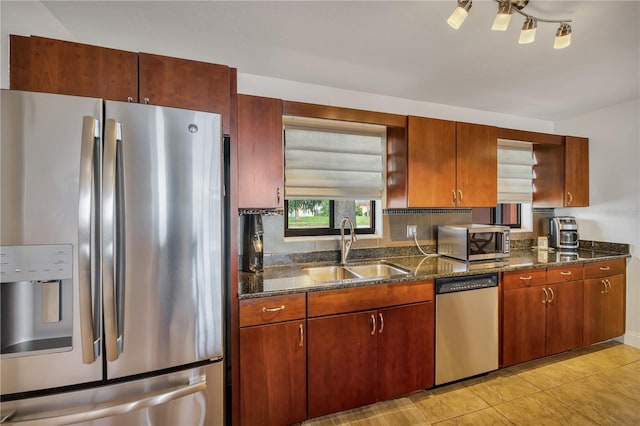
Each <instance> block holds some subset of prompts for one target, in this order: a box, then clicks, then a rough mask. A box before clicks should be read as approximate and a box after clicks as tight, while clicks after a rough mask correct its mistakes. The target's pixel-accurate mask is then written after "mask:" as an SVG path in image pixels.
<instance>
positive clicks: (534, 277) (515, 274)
mask: <svg viewBox="0 0 640 426" xmlns="http://www.w3.org/2000/svg"><path fill="white" fill-rule="evenodd" d="M546 283H547V270H546V269H530V270H526V271H512V272H505V273H503V274H502V285H503V288H504V289H505V290H513V289H516V288H524V287H533V286H538V285H545V284H546Z"/></svg>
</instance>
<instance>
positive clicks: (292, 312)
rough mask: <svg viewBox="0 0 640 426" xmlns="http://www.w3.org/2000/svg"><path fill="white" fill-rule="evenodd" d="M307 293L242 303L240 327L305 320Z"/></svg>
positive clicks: (249, 300)
mask: <svg viewBox="0 0 640 426" xmlns="http://www.w3.org/2000/svg"><path fill="white" fill-rule="evenodd" d="M305 296H306V295H305V293H300V294H287V295H284V296H273V297H261V298H258V299H245V300H241V301H240V327H247V326H250V325H259V324H268V323H273V322H281V321H289V320H296V319H304V318H305V317H306V315H307V311H306V297H305Z"/></svg>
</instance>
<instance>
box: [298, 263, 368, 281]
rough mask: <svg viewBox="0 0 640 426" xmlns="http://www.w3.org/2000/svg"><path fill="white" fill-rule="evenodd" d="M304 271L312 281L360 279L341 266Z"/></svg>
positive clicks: (320, 267)
mask: <svg viewBox="0 0 640 426" xmlns="http://www.w3.org/2000/svg"><path fill="white" fill-rule="evenodd" d="M304 271H305V272H306V273H307V275H309V277H310V278H311V279H312V280H314V281H323V282H325V281H341V280H347V279H353V278H361V276H360V275H356V274H354V273H353V272H351V271H349V270H348V269H345V268H343V267H342V266H319V267H315V268H305V269H304Z"/></svg>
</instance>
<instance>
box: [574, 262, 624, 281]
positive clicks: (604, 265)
mask: <svg viewBox="0 0 640 426" xmlns="http://www.w3.org/2000/svg"><path fill="white" fill-rule="evenodd" d="M625 267H626V263H625V260H624V259H616V260H607V261H604V262H595V263H585V265H584V277H585V278H599V277H607V276H609V275H619V274H624V273H625Z"/></svg>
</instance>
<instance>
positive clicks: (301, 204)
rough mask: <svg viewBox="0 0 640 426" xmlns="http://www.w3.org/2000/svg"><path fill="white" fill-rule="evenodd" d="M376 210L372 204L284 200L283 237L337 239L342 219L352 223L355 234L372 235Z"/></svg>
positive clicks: (367, 202)
mask: <svg viewBox="0 0 640 426" xmlns="http://www.w3.org/2000/svg"><path fill="white" fill-rule="evenodd" d="M375 207H376V206H375V201H371V200H348V201H339V200H285V208H286V210H287V217H286V219H285V231H286V232H285V236H288V237H294V236H309V235H337V234H340V221H341V220H342V218H343V217H350V218H351V219H352V220H353V221H354V224H355V225H356V230H357V232H358V234H373V233H374V232H375V223H376V222H375ZM354 218H355V220H354ZM346 229H349V228H348V227H347V228H346ZM349 232H350V231H349ZM349 232H347V233H349Z"/></svg>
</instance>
